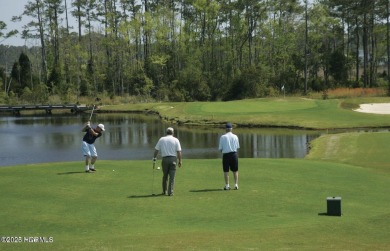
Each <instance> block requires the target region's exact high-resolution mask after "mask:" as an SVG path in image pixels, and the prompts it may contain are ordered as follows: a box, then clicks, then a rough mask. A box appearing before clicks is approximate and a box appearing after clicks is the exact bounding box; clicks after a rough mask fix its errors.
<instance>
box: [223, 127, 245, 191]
mask: <svg viewBox="0 0 390 251" xmlns="http://www.w3.org/2000/svg"><path fill="white" fill-rule="evenodd" d="M225 128H226V133H225V134H224V135H222V136H221V138H220V139H219V147H218V149H219V151H221V152H222V154H223V156H222V167H223V172H224V178H225V187H224V188H223V189H224V190H230V185H229V168H230V170H231V171H232V172H233V175H234V189H235V190H238V154H237V150H238V149H239V148H240V143H239V141H238V137H237V135H235V134H233V133H232V130H233V126H232V124H230V123H227V124H226V126H225Z"/></svg>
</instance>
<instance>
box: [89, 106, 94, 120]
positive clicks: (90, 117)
mask: <svg viewBox="0 0 390 251" xmlns="http://www.w3.org/2000/svg"><path fill="white" fill-rule="evenodd" d="M94 110H95V105H93V107H92V112H91V116H89V121H91V119H92V114H93V111H94Z"/></svg>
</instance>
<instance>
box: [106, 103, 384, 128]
mask: <svg viewBox="0 0 390 251" xmlns="http://www.w3.org/2000/svg"><path fill="white" fill-rule="evenodd" d="M362 103H390V98H387V97H383V98H360V99H345V100H343V99H329V100H318V99H308V98H264V99H246V100H239V101H229V102H187V103H172V102H168V103H143V104H128V105H110V106H103V107H101V110H103V111H114V112H115V111H116V112H120V111H148V112H150V111H154V112H158V113H159V114H160V116H161V117H162V118H163V119H164V120H166V121H170V122H173V123H180V124H181V123H183V124H201V125H202V124H222V123H226V122H227V121H229V122H232V123H234V124H237V125H239V126H240V127H291V128H307V129H336V128H364V127H388V126H389V125H390V120H389V115H381V114H369V113H360V112H356V111H354V110H353V109H357V108H358V107H359V104H362Z"/></svg>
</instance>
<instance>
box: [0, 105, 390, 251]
mask: <svg viewBox="0 0 390 251" xmlns="http://www.w3.org/2000/svg"><path fill="white" fill-rule="evenodd" d="M374 101H375V102H386V100H385V99H358V100H347V101H346V100H325V101H322V100H306V99H298V98H297V99H294V98H291V99H286V100H277V99H257V100H246V101H235V102H216V103H206V102H204V103H203V102H195V103H184V104H182V103H181V104H176V103H169V104H168V103H158V104H136V105H134V106H130V105H124V106H110V107H104V109H106V110H110V109H112V110H116V111H118V110H122V111H127V110H134V111H135V110H138V111H139V110H153V111H158V112H159V113H160V115H161V116H163V117H165V119H167V120H172V119H173V120H180V121H182V122H183V121H186V122H188V123H191V122H192V123H194V122H202V123H220V122H222V121H227V120H229V121H232V122H235V123H241V124H246V125H254V126H265V125H273V126H300V127H309V128H340V127H349V128H350V127H363V126H371V127H375V126H386V125H387V126H388V125H389V121H388V120H389V119H388V115H387V116H386V115H370V114H360V113H356V112H353V111H352V110H351V108H352V107H356V105H357V104H359V103H365V102H374ZM389 101H390V100H388V101H387V102H389ZM130 107H131V108H130ZM345 107H347V109H346V108H345ZM389 141H390V133H388V132H378V133H343V134H329V135H324V136H321V137H320V138H318V139H316V140H315V141H314V142H312V149H311V152H310V154H309V155H308V156H307V157H306V158H305V159H243V158H242V159H240V190H238V191H234V190H232V191H223V190H222V189H221V188H222V187H223V176H222V170H221V160H220V159H210V160H191V159H184V163H183V168H181V169H179V170H178V173H177V182H176V189H175V196H173V197H167V196H151V194H152V192H154V193H158V192H159V191H160V179H161V172H159V171H156V172H155V173H154V174H155V180H154V183H152V181H153V170H152V167H151V161H133V160H129V161H104V160H99V161H98V164H97V168H98V171H97V172H96V173H93V174H86V173H84V172H83V162H82V161H80V162H77V163H76V162H71V163H48V164H35V165H25V166H13V167H1V168H0V191H1V196H0V217H1V218H0V219H1V220H0V236H9V237H19V236H20V237H22V238H23V237H46V238H48V237H53V240H54V242H53V243H0V250H390V211H389V206H390V203H389V199H388V198H389V197H388V194H389V192H390V185H389V184H390V168H389V163H390V155H389V154H388V152H389V151H390V146H389V144H388V142H389ZM184 157H185V156H184ZM113 170H115V171H113ZM329 196H341V197H342V213H343V216H342V217H334V216H333V217H330V216H324V215H323V214H324V213H326V210H327V209H326V198H327V197H329Z"/></svg>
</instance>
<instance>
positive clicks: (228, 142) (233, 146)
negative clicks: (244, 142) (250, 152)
mask: <svg viewBox="0 0 390 251" xmlns="http://www.w3.org/2000/svg"><path fill="white" fill-rule="evenodd" d="M239 148H240V143H239V142H238V137H237V135H235V134H233V133H232V132H227V133H225V134H224V135H222V136H221V138H220V139H219V147H218V149H219V151H221V152H222V153H231V152H237V150H238V149H239Z"/></svg>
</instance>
